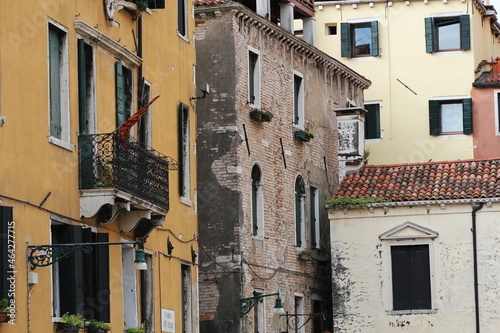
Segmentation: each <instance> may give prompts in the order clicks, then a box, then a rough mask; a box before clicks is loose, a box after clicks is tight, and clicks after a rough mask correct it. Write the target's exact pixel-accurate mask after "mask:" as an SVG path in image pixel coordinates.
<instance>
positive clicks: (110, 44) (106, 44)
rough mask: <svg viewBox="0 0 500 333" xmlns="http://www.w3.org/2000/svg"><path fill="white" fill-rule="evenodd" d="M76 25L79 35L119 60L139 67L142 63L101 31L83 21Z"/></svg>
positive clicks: (75, 23)
mask: <svg viewBox="0 0 500 333" xmlns="http://www.w3.org/2000/svg"><path fill="white" fill-rule="evenodd" d="M74 25H75V30H76V32H77V33H79V34H80V35H82V36H83V37H86V38H88V39H89V40H90V41H92V42H94V43H96V45H98V46H100V47H102V48H103V49H105V50H106V51H108V52H110V53H111V54H112V55H113V56H115V57H116V58H117V59H119V60H125V61H126V62H129V63H131V64H134V65H135V66H139V65H140V64H141V63H142V59H141V58H140V57H138V56H137V55H136V54H135V53H133V52H132V51H130V50H129V49H127V48H126V47H125V46H123V45H122V44H120V43H117V42H115V41H114V40H112V39H111V38H109V37H108V36H106V35H105V34H103V33H102V32H100V31H99V30H97V29H94V28H93V27H91V26H90V25H88V24H87V23H85V22H83V21H75V22H74Z"/></svg>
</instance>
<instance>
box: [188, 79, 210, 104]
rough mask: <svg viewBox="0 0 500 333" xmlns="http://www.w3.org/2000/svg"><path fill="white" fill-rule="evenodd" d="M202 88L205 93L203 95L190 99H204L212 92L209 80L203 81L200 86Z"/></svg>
mask: <svg viewBox="0 0 500 333" xmlns="http://www.w3.org/2000/svg"><path fill="white" fill-rule="evenodd" d="M200 90H201V92H202V93H203V96H201V97H191V98H190V100H193V99H204V98H206V97H207V95H209V94H210V86H209V85H208V82H204V83H202V84H201V86H200Z"/></svg>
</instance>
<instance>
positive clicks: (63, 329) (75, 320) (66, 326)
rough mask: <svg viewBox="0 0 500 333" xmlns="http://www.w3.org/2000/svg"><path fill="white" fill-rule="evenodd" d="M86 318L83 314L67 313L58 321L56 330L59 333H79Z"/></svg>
mask: <svg viewBox="0 0 500 333" xmlns="http://www.w3.org/2000/svg"><path fill="white" fill-rule="evenodd" d="M83 324H84V319H83V316H82V315H79V314H76V315H70V314H69V313H65V314H63V315H62V317H61V319H60V320H59V322H58V323H57V329H56V332H59V333H78V332H79V331H80V328H81V327H83Z"/></svg>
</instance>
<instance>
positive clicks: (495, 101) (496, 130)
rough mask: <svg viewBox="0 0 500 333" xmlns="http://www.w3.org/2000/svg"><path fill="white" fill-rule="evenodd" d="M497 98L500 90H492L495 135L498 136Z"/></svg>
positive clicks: (499, 129) (499, 126)
mask: <svg viewBox="0 0 500 333" xmlns="http://www.w3.org/2000/svg"><path fill="white" fill-rule="evenodd" d="M498 98H500V90H494V91H493V99H494V100H493V102H494V105H495V135H496V136H500V124H499V122H500V115H499V113H500V104H499V103H498Z"/></svg>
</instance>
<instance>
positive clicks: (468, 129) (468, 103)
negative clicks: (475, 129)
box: [462, 98, 472, 134]
mask: <svg viewBox="0 0 500 333" xmlns="http://www.w3.org/2000/svg"><path fill="white" fill-rule="evenodd" d="M462 114H463V125H464V134H472V98H464V100H463V101H462Z"/></svg>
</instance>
